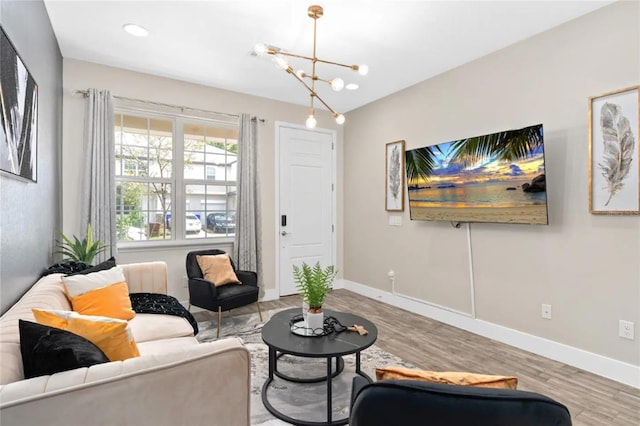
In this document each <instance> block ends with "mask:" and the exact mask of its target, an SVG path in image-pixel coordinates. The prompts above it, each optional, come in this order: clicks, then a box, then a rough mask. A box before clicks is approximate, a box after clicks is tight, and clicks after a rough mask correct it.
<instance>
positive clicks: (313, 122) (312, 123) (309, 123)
mask: <svg viewBox="0 0 640 426" xmlns="http://www.w3.org/2000/svg"><path fill="white" fill-rule="evenodd" d="M304 124H305V125H306V126H307V128H309V129H315V128H316V124H318V122H317V121H316V118H315V117H314V116H313V114H311V115H310V116H309V117H308V118H307V121H305V123H304Z"/></svg>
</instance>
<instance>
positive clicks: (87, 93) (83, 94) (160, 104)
mask: <svg viewBox="0 0 640 426" xmlns="http://www.w3.org/2000/svg"><path fill="white" fill-rule="evenodd" d="M75 93H77V94H80V95H82V96H84V97H85V98H86V97H87V96H88V95H89V91H88V90H76V91H75ZM113 97H114V98H116V99H120V100H123V101H129V102H138V103H142V104H149V105H155V106H163V107H168V108H176V109H179V110H181V111H184V110H189V111H195V112H204V113H207V114H217V115H226V116H228V117H235V118H239V117H240V115H239V114H230V113H228V112H217V111H209V110H206V109H200V108H192V107H187V106H181V105H173V104H165V103H162V102H154V101H145V100H142V99H134V98H127V97H124V96H116V95H113ZM252 120H258V121H260V122H261V123H264V122H265V119H264V118H258V117H253V118H252Z"/></svg>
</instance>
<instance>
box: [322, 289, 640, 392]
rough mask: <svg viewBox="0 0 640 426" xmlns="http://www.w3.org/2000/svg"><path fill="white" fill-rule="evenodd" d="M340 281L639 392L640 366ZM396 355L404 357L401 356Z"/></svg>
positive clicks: (358, 291)
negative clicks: (637, 389)
mask: <svg viewBox="0 0 640 426" xmlns="http://www.w3.org/2000/svg"><path fill="white" fill-rule="evenodd" d="M341 281H342V285H343V286H344V288H345V289H347V290H350V291H352V292H354V293H357V294H360V295H362V296H366V297H368V298H370V299H375V300H379V301H382V302H384V303H387V304H389V305H392V306H396V307H398V308H402V309H405V310H407V311H410V312H413V313H415V314H418V315H422V316H425V317H429V318H433V319H435V320H437V321H441V322H444V323H446V324H449V325H452V326H454V327H458V328H461V329H463V330H467V331H470V332H471V333H475V334H478V335H480V336H484V337H488V338H490V339H493V340H497V341H499V342H502V343H506V344H508V345H511V346H515V347H517V348H520V349H524V350H526V351H529V352H533V353H535V354H538V355H542V356H544V357H547V358H550V359H553V360H555V361H560V362H562V363H564V364H568V365H571V366H574V367H577V368H580V369H582V370H586V371H589V372H591V373H594V374H597V375H599V376H602V377H606V378H608V379H611V380H615V381H617V382H620V383H623V384H625V385H629V386H633V387H635V388H639V389H640V366H636V365H632V364H628V363H625V362H622V361H618V360H615V359H612V358H607V357H605V356H602V355H598V354H595V353H592V352H588V351H585V350H583V349H579V348H575V347H572V346H569V345H565V344H563V343H558V342H555V341H553V340H548V339H545V338H542V337H538V336H534V335H532V334H527V333H523V332H521V331H518V330H514V329H511V328H507V327H504V326H501V325H497V324H493V323H490V322H487V321H483V320H479V319H477V318H473V317H471V316H470V315H468V314H465V313H462V312H456V311H452V310H449V309H446V308H444V307H441V306H435V305H431V304H429V303H427V302H423V301H419V300H417V299H412V298H407V297H404V296H401V295H398V294H393V293H390V292H388V291H383V290H379V289H376V288H372V287H369V286H366V285H364V284H360V283H356V282H353V281H349V280H341ZM334 288H336V287H334ZM396 355H398V356H402V354H396Z"/></svg>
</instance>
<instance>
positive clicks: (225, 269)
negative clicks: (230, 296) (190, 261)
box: [196, 253, 242, 287]
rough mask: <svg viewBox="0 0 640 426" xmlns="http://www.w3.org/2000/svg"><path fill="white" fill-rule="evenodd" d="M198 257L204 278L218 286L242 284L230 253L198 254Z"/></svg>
mask: <svg viewBox="0 0 640 426" xmlns="http://www.w3.org/2000/svg"><path fill="white" fill-rule="evenodd" d="M196 259H197V260H198V266H200V270H201V271H202V276H203V277H204V279H205V280H207V281H211V282H212V283H213V285H215V286H216V287H220V286H221V285H227V284H242V283H241V282H240V280H239V279H238V277H237V276H236V273H235V272H234V271H233V267H232V266H231V259H230V258H229V255H228V254H226V253H225V254H216V255H210V256H196Z"/></svg>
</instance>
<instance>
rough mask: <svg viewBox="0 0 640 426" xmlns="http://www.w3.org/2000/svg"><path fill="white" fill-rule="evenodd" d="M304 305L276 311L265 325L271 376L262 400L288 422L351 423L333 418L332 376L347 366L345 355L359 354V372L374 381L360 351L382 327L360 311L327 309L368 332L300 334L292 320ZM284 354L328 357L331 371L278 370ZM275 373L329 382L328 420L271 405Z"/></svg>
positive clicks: (309, 424)
mask: <svg viewBox="0 0 640 426" xmlns="http://www.w3.org/2000/svg"><path fill="white" fill-rule="evenodd" d="M300 313H301V309H300V308H292V309H287V310H286V311H282V312H278V313H277V314H275V315H274V316H273V317H272V318H271V319H270V320H269V321H268V322H267V323H266V324H265V325H264V327H262V340H263V341H264V343H266V345H267V346H268V347H269V376H268V377H267V380H266V381H265V382H264V385H263V386H262V403H263V404H264V406H265V407H266V409H267V410H269V412H270V413H271V414H273V415H274V416H276V417H277V418H279V419H281V420H284V421H285V422H289V423H293V424H296V425H304V426H321V425H322V426H328V425H331V426H332V425H344V424H347V422H348V421H349V418H344V419H338V420H333V419H332V402H331V379H332V378H334V377H335V376H337V375H338V374H340V372H342V369H343V368H344V362H343V361H342V356H343V355H349V354H355V356H356V371H355V372H356V374H359V375H360V376H362V377H364V378H366V379H367V380H369V382H371V381H372V380H371V378H370V377H369V376H368V375H366V374H365V373H364V372H362V370H361V369H360V352H361V351H363V350H364V349H366V348H368V347H369V346H371V345H373V343H374V342H375V341H376V339H377V338H378V329H377V328H376V326H375V325H373V323H372V322H371V321H368V320H366V319H364V318H362V317H359V316H357V315H353V314H349V313H345V312H336V311H330V310H328V309H324V316H325V318H327V317H330V316H332V317H335V318H337V319H338V321H340V323H341V324H342V325H344V326H346V327H349V326H352V325H354V324H357V325H361V326H364V328H365V329H366V330H367V331H368V334H366V335H364V336H361V335H360V334H359V333H357V332H353V331H343V332H341V333H331V334H328V335H326V336H321V337H306V336H299V335H297V334H294V333H292V332H291V328H290V325H289V322H290V321H291V319H292V318H293V317H294V316H296V315H298V314H300ZM282 355H293V356H299V357H305V358H326V359H327V375H326V376H323V377H319V378H314V379H298V378H295V377H290V376H287V375H284V374H282V373H280V372H278V358H279V357H281V356H282ZM333 358H335V359H336V362H335V368H334V369H333V368H332V359H333ZM274 374H275V375H276V376H278V377H280V378H282V379H284V380H288V381H294V382H298V383H312V382H319V381H326V382H327V421H326V422H310V421H307V420H304V419H294V418H291V417H289V416H287V415H286V414H284V413H282V412H280V411H278V410H276V409H275V407H273V406H272V405H271V403H270V402H269V399H268V398H267V393H268V389H269V385H270V384H271V382H272V381H273V376H274Z"/></svg>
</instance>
